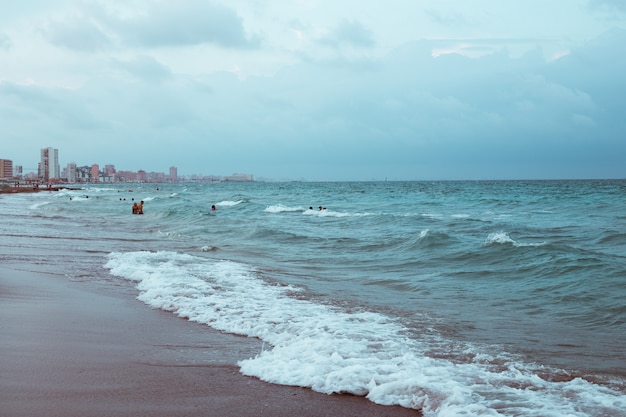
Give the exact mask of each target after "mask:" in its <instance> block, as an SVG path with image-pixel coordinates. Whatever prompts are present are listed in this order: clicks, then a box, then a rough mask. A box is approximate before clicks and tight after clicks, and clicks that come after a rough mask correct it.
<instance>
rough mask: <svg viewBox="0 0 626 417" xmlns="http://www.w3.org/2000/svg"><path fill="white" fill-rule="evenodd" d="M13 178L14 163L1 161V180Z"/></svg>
mask: <svg viewBox="0 0 626 417" xmlns="http://www.w3.org/2000/svg"><path fill="white" fill-rule="evenodd" d="M9 178H13V161H11V160H10V159H0V179H9Z"/></svg>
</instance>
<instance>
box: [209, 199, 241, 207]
mask: <svg viewBox="0 0 626 417" xmlns="http://www.w3.org/2000/svg"><path fill="white" fill-rule="evenodd" d="M241 203H243V200H237V201H229V200H224V201H220V202H219V203H216V204H215V205H216V206H219V207H232V206H236V205H238V204H241Z"/></svg>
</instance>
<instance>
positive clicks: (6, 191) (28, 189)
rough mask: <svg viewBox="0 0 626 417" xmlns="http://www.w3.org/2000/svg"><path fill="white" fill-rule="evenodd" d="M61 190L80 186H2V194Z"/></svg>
mask: <svg viewBox="0 0 626 417" xmlns="http://www.w3.org/2000/svg"><path fill="white" fill-rule="evenodd" d="M60 190H80V188H73V187H51V188H41V187H26V186H24V187H0V194H14V193H40V192H43V191H60Z"/></svg>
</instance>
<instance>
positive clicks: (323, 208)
mask: <svg viewBox="0 0 626 417" xmlns="http://www.w3.org/2000/svg"><path fill="white" fill-rule="evenodd" d="M309 210H313V206H311V207H309ZM322 210H326V207H322V206H320V207H319V211H322Z"/></svg>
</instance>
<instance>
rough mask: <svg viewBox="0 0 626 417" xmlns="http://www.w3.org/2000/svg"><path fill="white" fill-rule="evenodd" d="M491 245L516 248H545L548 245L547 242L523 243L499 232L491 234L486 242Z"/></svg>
mask: <svg viewBox="0 0 626 417" xmlns="http://www.w3.org/2000/svg"><path fill="white" fill-rule="evenodd" d="M491 244H512V245H513V246H515V247H526V246H543V245H547V242H545V241H543V242H531V243H521V242H518V241H516V240H514V239H511V237H510V236H509V235H508V233H506V232H497V233H490V234H489V236H487V239H486V240H485V245H491Z"/></svg>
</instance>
